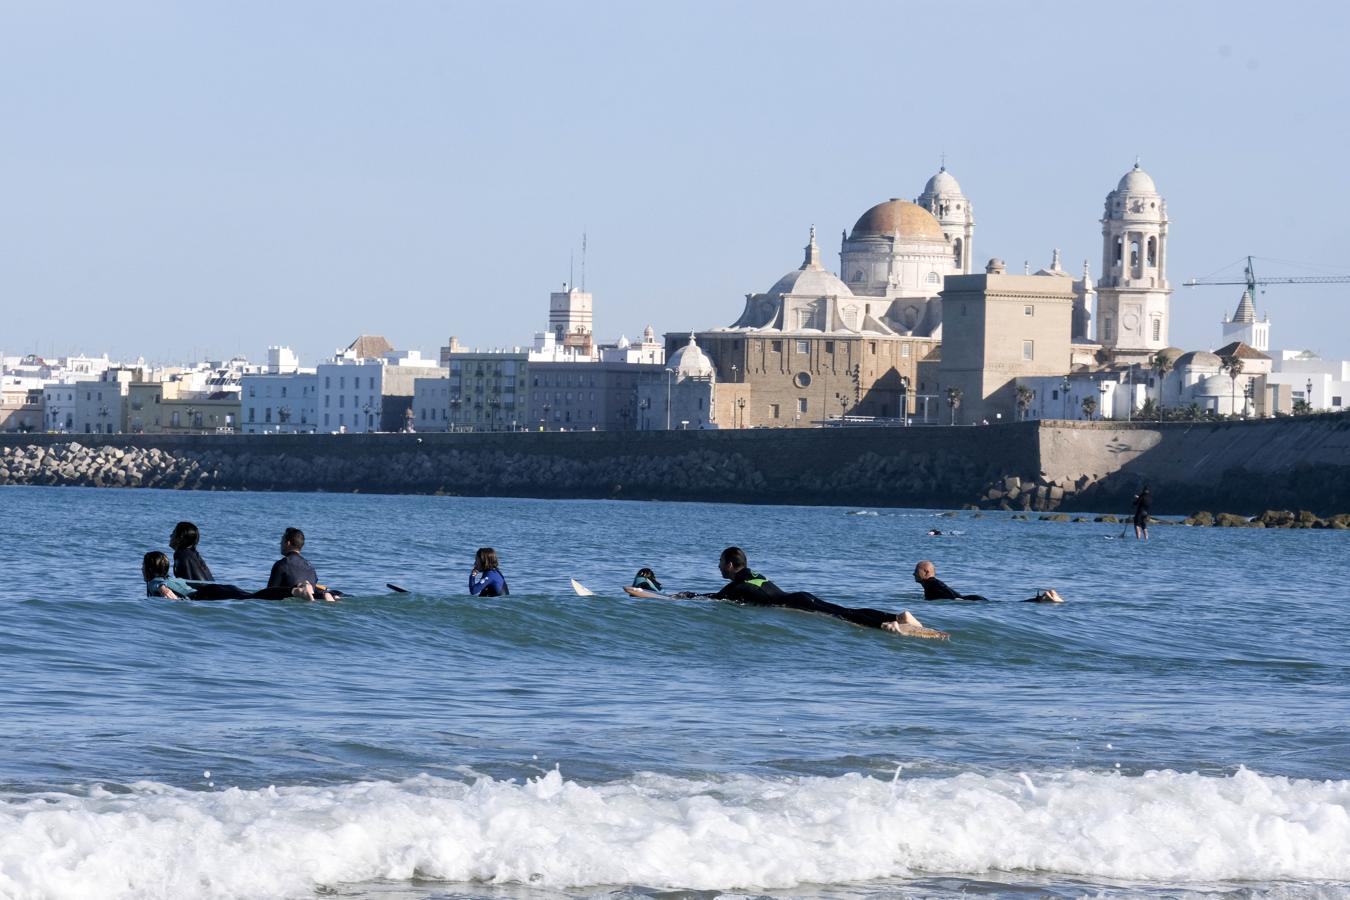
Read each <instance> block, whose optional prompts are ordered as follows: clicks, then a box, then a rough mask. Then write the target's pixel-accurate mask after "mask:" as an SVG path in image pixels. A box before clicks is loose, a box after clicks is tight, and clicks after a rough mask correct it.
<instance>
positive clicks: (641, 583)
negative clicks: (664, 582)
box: [633, 566, 661, 593]
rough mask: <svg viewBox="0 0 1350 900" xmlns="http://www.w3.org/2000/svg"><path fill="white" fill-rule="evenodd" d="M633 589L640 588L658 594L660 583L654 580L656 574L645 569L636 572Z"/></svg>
mask: <svg viewBox="0 0 1350 900" xmlns="http://www.w3.org/2000/svg"><path fill="white" fill-rule="evenodd" d="M633 587H635V588H642V589H643V590H644V591H656V592H658V593H660V591H661V582H659V581H657V580H656V573H655V572H653V571H652V570H651V569H648V568H647V567H645V566H644V567H643V568H641V569H638V570H637V574H636V575H634V576H633Z"/></svg>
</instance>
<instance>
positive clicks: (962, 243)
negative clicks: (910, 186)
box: [914, 164, 975, 275]
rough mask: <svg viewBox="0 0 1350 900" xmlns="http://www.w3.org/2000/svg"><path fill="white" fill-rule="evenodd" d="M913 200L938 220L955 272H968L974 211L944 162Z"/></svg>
mask: <svg viewBox="0 0 1350 900" xmlns="http://www.w3.org/2000/svg"><path fill="white" fill-rule="evenodd" d="M914 202H915V203H916V204H917V205H919V206H922V207H923V208H924V209H926V210H928V211H929V212H930V213H932V214H933V217H934V218H935V219H937V220H938V225H939V226H940V227H941V228H942V233H943V235H945V236H946V238H947V240H948V241H949V242H950V243H951V245H952V260H953V263H954V264H955V266H956V271H957V273H958V274H961V275H969V274H970V260H971V257H972V254H973V252H974V246H973V242H974V239H975V211H974V209H972V208H971V205H970V201H969V200H968V199H966V195H965V194H963V193H961V185H960V184H959V183H958V182H957V180H956V179H955V178H954V177H952V174H951V173H950V172H948V171H947V166H946V165H945V164H944V165H943V166H942V167H941V168H940V169H938V171H937V174H936V175H934V176H933V177H932V178H930V179H928V183H927V184H926V185H924V188H923V193H922V194H920V195H919V196H918V198H917V199H915V201H914Z"/></svg>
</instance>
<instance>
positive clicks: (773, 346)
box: [769, 341, 783, 353]
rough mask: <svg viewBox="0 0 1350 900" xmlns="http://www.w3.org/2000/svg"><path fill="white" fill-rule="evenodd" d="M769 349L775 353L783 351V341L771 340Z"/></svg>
mask: <svg viewBox="0 0 1350 900" xmlns="http://www.w3.org/2000/svg"><path fill="white" fill-rule="evenodd" d="M769 349H770V350H772V351H773V352H774V353H782V352H783V342H782V341H770V342H769Z"/></svg>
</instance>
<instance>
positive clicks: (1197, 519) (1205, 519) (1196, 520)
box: [1182, 510, 1214, 528]
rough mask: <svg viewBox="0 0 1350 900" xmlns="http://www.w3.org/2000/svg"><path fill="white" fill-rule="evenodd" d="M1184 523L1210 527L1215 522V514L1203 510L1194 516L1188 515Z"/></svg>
mask: <svg viewBox="0 0 1350 900" xmlns="http://www.w3.org/2000/svg"><path fill="white" fill-rule="evenodd" d="M1182 524H1183V525H1199V526H1201V527H1205V528H1208V527H1209V526H1211V525H1213V524H1214V514H1213V513H1211V512H1206V511H1204V510H1201V511H1200V512H1198V513H1196V514H1195V515H1193V516H1187V517H1186V520H1185V521H1184V522H1182Z"/></svg>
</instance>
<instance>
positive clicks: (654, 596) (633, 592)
mask: <svg viewBox="0 0 1350 900" xmlns="http://www.w3.org/2000/svg"><path fill="white" fill-rule="evenodd" d="M623 592H624V593H625V594H627V595H628V596H630V597H640V598H642V599H643V600H674V599H675V598H674V597H671V596H670V595H668V594H662V593H661V592H659V591H649V590H647V589H646V588H635V587H630V586H627V585H625V586H624V589H623Z"/></svg>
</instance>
